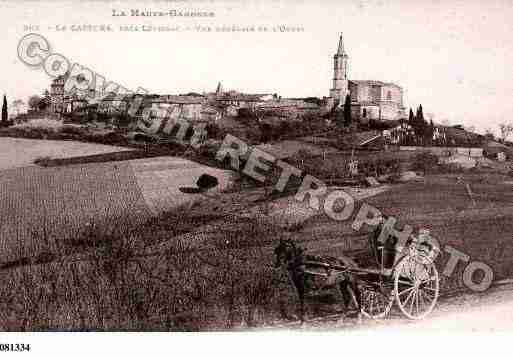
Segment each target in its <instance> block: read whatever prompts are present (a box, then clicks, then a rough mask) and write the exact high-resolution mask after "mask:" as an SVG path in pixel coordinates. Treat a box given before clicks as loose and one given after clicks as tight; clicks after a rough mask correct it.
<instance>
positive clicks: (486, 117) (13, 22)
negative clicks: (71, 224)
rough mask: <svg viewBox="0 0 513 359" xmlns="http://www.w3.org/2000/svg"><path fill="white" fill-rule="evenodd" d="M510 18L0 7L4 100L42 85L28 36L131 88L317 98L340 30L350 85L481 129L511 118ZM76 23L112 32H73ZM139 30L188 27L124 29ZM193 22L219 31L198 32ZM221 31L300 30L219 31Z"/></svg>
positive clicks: (495, 5)
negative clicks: (184, 14)
mask: <svg viewBox="0 0 513 359" xmlns="http://www.w3.org/2000/svg"><path fill="white" fill-rule="evenodd" d="M113 9H114V10H116V11H117V12H120V11H122V10H124V11H127V12H129V11H130V9H140V10H143V9H145V10H151V11H168V10H170V9H177V10H201V11H212V12H214V13H215V17H213V18H177V17H168V16H166V17H130V16H127V17H121V16H118V17H113V16H112V11H113ZM512 18H513V1H512V0H510V1H499V0H491V1H486V2H485V1H477V0H466V1H455V0H445V1H438V0H397V1H387V0H370V1H361V0H356V1H353V0H347V1H344V0H337V1H332V0H324V1H322V0H318V1H313V0H298V1H293V0H240V1H236V0H223V1H221V0H168V1H165V0H162V1H125V2H116V1H98V0H95V1H59V0H57V1H41V2H34V1H19V0H18V1H1V2H0V30H2V32H1V33H2V37H1V38H0V48H1V49H2V56H0V65H1V69H2V70H1V72H0V93H5V94H6V95H7V96H8V100H9V101H12V100H13V99H15V98H21V99H24V100H26V99H27V98H28V96H30V95H32V94H34V93H42V91H43V90H44V89H45V88H48V86H49V83H50V80H51V78H50V77H49V76H48V75H47V74H46V73H45V72H44V71H43V69H42V68H30V67H28V66H26V65H25V64H23V63H22V62H21V61H20V60H19V59H18V57H17V46H18V42H19V41H20V40H21V38H22V37H23V36H24V35H25V34H27V33H29V32H35V33H38V34H41V35H42V36H44V37H45V38H46V39H47V40H48V42H49V43H50V46H51V50H52V51H53V52H57V53H60V54H62V55H64V56H65V57H66V58H68V59H69V60H70V62H72V63H75V62H76V63H79V64H81V65H84V66H87V67H89V68H91V69H93V70H94V71H96V72H97V73H98V74H101V75H102V76H104V77H105V78H106V79H108V80H112V81H115V82H118V83H120V84H122V85H123V86H125V87H127V88H130V89H133V90H136V89H137V88H138V87H142V88H145V89H147V90H149V91H150V92H152V93H166V94H178V93H186V92H190V91H195V92H203V91H213V90H215V88H216V85H217V83H218V82H219V81H222V83H223V86H224V88H225V89H236V90H240V91H244V92H248V93H278V94H280V95H281V96H283V97H306V96H318V97H323V96H328V95H329V89H330V87H331V79H332V77H333V69H332V68H333V63H332V61H333V55H334V53H335V51H336V48H337V44H338V37H339V35H340V33H341V32H343V34H344V40H345V48H346V52H347V53H348V55H349V78H350V79H354V80H381V81H386V82H394V83H397V84H398V85H400V86H402V87H403V89H404V102H405V105H406V106H407V107H413V108H415V107H417V106H418V105H419V104H422V106H423V108H424V112H425V113H428V114H433V116H434V120H435V122H442V121H443V120H448V121H450V123H451V124H463V125H465V126H475V128H476V129H477V130H478V131H480V132H483V131H484V130H485V129H488V128H491V129H494V130H495V129H496V128H497V125H498V124H499V123H501V122H513V120H512V119H511V116H510V114H511V113H513V101H511V100H512V95H513V71H512V70H511V67H512V65H513V41H511V39H512V38H513V21H511V19H512ZM83 24H90V25H93V24H94V25H96V24H98V25H100V24H109V25H111V27H112V28H113V29H114V31H113V32H109V33H104V32H77V31H71V30H70V26H71V25H83ZM143 24H144V25H154V26H168V27H173V26H180V27H181V28H182V29H184V28H186V27H190V28H191V29H192V30H191V31H180V32H133V31H132V32H122V31H119V27H120V26H123V25H125V26H128V25H132V26H133V25H139V26H140V25H143ZM29 25H30V26H32V28H31V29H30V30H29V29H27V28H26V27H27V26H29ZM57 25H59V26H67V30H66V31H56V30H55V27H56V26H57ZM198 25H199V26H201V27H202V28H203V29H204V28H206V27H211V29H212V30H214V31H210V32H203V31H201V32H198V31H195V30H194V29H195V26H198ZM222 25H228V26H232V25H236V26H239V27H248V26H254V27H258V26H266V27H267V28H268V29H270V30H272V29H273V28H276V27H279V26H287V27H295V28H299V29H300V31H297V32H280V31H278V32H273V31H268V32H253V33H247V32H235V33H233V32H232V33H221V32H216V31H215V28H216V27H219V26H222ZM34 26H38V27H39V28H38V29H37V28H34ZM34 29H35V30H36V31H34Z"/></svg>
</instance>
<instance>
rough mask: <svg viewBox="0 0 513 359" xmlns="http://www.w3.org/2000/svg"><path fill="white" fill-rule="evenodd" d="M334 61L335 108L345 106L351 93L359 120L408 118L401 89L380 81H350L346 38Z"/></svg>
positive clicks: (333, 99) (332, 96)
mask: <svg viewBox="0 0 513 359" xmlns="http://www.w3.org/2000/svg"><path fill="white" fill-rule="evenodd" d="M333 62H334V75H333V87H332V89H331V90H330V99H331V104H332V105H333V106H336V105H337V104H338V106H343V105H344V103H345V98H346V96H347V95H348V94H349V95H350V97H351V112H352V114H353V118H355V119H357V120H360V121H365V120H371V119H372V120H398V119H401V118H406V117H407V116H406V112H405V108H404V106H403V89H402V88H401V87H400V86H398V85H396V84H394V83H389V82H382V81H376V80H363V81H361V80H350V79H349V75H348V65H349V56H348V54H347V53H346V51H345V48H344V39H343V37H342V35H340V39H339V43H338V49H337V53H336V54H335V56H334V57H333Z"/></svg>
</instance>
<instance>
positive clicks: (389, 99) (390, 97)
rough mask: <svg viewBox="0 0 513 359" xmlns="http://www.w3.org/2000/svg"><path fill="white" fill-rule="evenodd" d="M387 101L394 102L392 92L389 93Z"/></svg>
mask: <svg viewBox="0 0 513 359" xmlns="http://www.w3.org/2000/svg"><path fill="white" fill-rule="evenodd" d="M387 100H388V101H392V92H390V91H387Z"/></svg>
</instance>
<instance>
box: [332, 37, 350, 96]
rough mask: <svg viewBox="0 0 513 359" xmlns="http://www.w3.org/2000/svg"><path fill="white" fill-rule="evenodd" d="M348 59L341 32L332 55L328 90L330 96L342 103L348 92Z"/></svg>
mask: <svg viewBox="0 0 513 359" xmlns="http://www.w3.org/2000/svg"><path fill="white" fill-rule="evenodd" d="M348 60H349V56H347V54H346V51H345V49H344V39H343V37H342V34H341V35H340V40H339V42H338V49H337V53H336V54H335V56H334V57H333V62H334V71H333V72H334V75H333V88H332V89H331V90H330V97H331V98H333V99H335V101H338V102H339V103H344V101H345V98H346V96H347V94H348V93H349V80H348V78H347V65H348Z"/></svg>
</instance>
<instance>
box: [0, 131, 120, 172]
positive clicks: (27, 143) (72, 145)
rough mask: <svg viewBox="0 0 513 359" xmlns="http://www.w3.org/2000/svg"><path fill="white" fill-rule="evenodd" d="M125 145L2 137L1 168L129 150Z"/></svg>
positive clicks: (0, 147) (0, 145)
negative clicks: (38, 160)
mask: <svg viewBox="0 0 513 359" xmlns="http://www.w3.org/2000/svg"><path fill="white" fill-rule="evenodd" d="M127 150H130V149H127V148H124V147H115V146H107V145H100V144H92V143H84V142H77V141H51V140H31V139H25V138H8V137H1V138H0V170H3V169H9V168H16V167H25V166H31V165H33V164H34V160H36V159H37V158H43V157H50V158H67V157H75V156H88V155H97V154H103V153H109V152H119V151H127Z"/></svg>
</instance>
